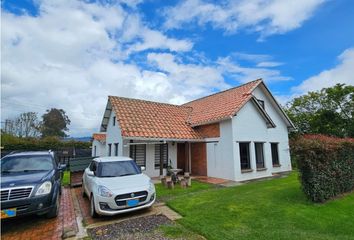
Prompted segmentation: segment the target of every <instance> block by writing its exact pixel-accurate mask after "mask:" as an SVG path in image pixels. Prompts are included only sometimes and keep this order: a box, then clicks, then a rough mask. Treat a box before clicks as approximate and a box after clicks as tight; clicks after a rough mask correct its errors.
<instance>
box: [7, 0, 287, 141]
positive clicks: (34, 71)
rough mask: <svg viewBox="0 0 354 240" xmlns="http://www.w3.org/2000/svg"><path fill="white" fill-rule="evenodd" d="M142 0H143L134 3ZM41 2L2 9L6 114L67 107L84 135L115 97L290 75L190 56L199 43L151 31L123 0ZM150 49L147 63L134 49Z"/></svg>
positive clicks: (195, 92) (160, 97) (192, 93)
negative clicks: (33, 11) (26, 10)
mask: <svg viewBox="0 0 354 240" xmlns="http://www.w3.org/2000/svg"><path fill="white" fill-rule="evenodd" d="M134 2H136V4H139V2H140V1H133V2H132V7H134V6H136V5H134ZM38 4H39V14H38V15H37V16H31V15H28V14H24V15H21V16H17V15H14V14H12V13H9V12H4V11H2V16H1V20H2V28H1V31H2V32H1V33H2V34H1V49H2V51H1V58H2V71H1V100H2V106H1V110H2V115H1V117H2V120H4V119H5V118H8V117H13V116H15V115H17V114H19V113H20V112H24V111H36V112H39V113H40V114H42V113H43V112H44V111H45V110H46V109H48V108H50V107H57V108H63V109H64V110H66V111H67V113H68V115H69V117H70V119H71V120H72V124H71V126H70V129H71V130H70V135H72V136H83V135H90V134H91V133H92V132H93V131H97V130H98V128H99V125H100V121H101V119H102V114H103V111H104V107H105V104H106V101H107V96H108V95H117V96H125V97H134V98H142V99H150V100H155V101H163V102H170V103H177V104H179V103H183V102H185V101H188V100H191V99H192V98H196V97H200V96H204V95H207V94H210V93H212V92H213V91H217V90H219V89H224V88H227V87H229V85H228V84H227V83H225V80H224V74H229V73H230V74H231V76H234V77H235V79H236V80H238V78H239V79H240V80H241V81H246V80H254V79H256V78H259V77H265V79H266V80H269V81H273V80H282V79H281V78H282V76H281V75H280V73H279V72H278V71H276V70H270V69H267V68H266V67H261V68H258V67H248V68H245V67H242V66H240V65H239V64H238V63H236V62H235V61H232V60H231V59H229V60H228V61H226V60H225V59H224V61H222V60H220V59H219V61H217V62H213V61H211V60H208V59H206V58H205V57H204V56H203V54H202V53H189V54H186V51H189V50H191V49H192V47H193V43H192V42H191V41H190V40H188V39H187V40H186V39H175V38H171V37H168V36H166V35H165V34H163V33H161V32H159V31H157V30H154V29H151V28H150V27H148V26H147V24H146V23H144V22H143V21H142V20H141V17H140V16H139V15H138V14H137V13H136V11H135V10H131V11H130V12H129V13H128V12H127V11H126V9H125V8H123V7H122V6H121V5H120V4H119V2H117V3H113V4H98V3H88V2H85V1H71V0H66V1H65V0H63V1H50V0H44V1H39V2H38ZM155 50H158V51H159V53H156V52H151V51H155ZM161 50H162V51H164V52H165V53H161ZM142 51H143V52H144V53H143V54H141V55H139V56H138V58H139V63H140V61H142V64H141V65H139V64H137V63H134V61H133V60H134V59H130V57H131V56H132V55H130V54H132V53H141V52H142ZM166 52H167V53H166ZM182 52H183V53H182ZM182 54H183V55H182ZM181 56H183V58H180V57H181ZM255 56H257V55H255ZM265 56H267V55H265ZM186 59H187V60H186ZM191 59H192V60H193V61H192V60H191ZM259 59H263V60H262V61H271V60H272V58H271V57H269V56H267V57H265V58H259ZM188 62H189V63H188ZM191 62H193V63H191ZM226 63H227V64H228V65H227V64H226ZM255 63H259V61H258V62H257V61H256V62H255ZM226 65H227V66H226Z"/></svg>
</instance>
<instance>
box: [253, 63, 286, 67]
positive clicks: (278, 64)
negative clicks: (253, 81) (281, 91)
mask: <svg viewBox="0 0 354 240" xmlns="http://www.w3.org/2000/svg"><path fill="white" fill-rule="evenodd" d="M283 64H284V63H281V62H260V63H258V64H257V67H278V66H281V65H283Z"/></svg>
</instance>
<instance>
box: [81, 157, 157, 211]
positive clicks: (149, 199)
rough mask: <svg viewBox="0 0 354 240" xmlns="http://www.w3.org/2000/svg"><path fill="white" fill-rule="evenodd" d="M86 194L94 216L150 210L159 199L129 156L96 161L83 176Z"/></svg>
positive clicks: (100, 158)
mask: <svg viewBox="0 0 354 240" xmlns="http://www.w3.org/2000/svg"><path fill="white" fill-rule="evenodd" d="M82 193H83V196H85V195H86V196H88V197H89V199H90V203H91V204H90V214H91V216H92V217H97V216H98V215H106V216H111V215H115V214H119V213H125V212H130V211H135V210H138V209H142V208H148V207H151V206H152V205H153V204H154V202H155V198H156V192H155V186H154V184H153V183H152V181H151V179H150V178H149V177H148V176H147V175H145V174H143V173H142V172H141V169H140V168H139V167H138V166H137V165H136V163H135V162H134V160H133V159H131V158H128V157H99V158H95V159H93V160H92V162H91V164H90V166H89V167H88V168H86V169H85V172H84V174H83V177H82Z"/></svg>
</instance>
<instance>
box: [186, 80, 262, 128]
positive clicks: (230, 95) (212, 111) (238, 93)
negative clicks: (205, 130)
mask: <svg viewBox="0 0 354 240" xmlns="http://www.w3.org/2000/svg"><path fill="white" fill-rule="evenodd" d="M261 82H262V80H261V79H258V80H255V81H252V82H249V83H246V84H244V85H241V86H239V87H235V88H231V89H228V90H225V91H222V92H218V93H215V94H213V95H210V96H207V97H203V98H199V99H196V100H194V101H191V102H188V103H186V104H184V105H183V106H188V107H192V108H193V111H192V112H191V114H190V118H189V122H190V123H191V124H192V125H193V126H196V125H201V124H205V123H208V122H214V121H219V120H222V119H225V118H227V117H230V116H233V115H235V114H236V113H237V112H238V111H239V110H240V109H241V108H242V106H243V105H244V104H245V103H246V102H247V101H248V100H249V99H250V98H251V97H252V95H251V93H252V91H253V90H254V89H255V88H256V87H257V86H258V85H259V84H260V83H261Z"/></svg>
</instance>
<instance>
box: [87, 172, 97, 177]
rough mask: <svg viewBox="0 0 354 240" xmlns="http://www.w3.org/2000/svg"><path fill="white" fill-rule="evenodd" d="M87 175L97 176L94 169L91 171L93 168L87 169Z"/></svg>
mask: <svg viewBox="0 0 354 240" xmlns="http://www.w3.org/2000/svg"><path fill="white" fill-rule="evenodd" d="M87 176H90V177H93V176H95V173H94V172H93V171H91V170H88V171H87Z"/></svg>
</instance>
